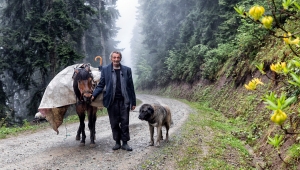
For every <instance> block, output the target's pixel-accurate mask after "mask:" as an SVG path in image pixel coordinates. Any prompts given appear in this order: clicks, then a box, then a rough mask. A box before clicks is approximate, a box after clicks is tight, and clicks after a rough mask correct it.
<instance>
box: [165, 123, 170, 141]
mask: <svg viewBox="0 0 300 170" xmlns="http://www.w3.org/2000/svg"><path fill="white" fill-rule="evenodd" d="M165 127H166V132H167V133H166V142H168V141H169V129H170V124H169V123H166V126H165Z"/></svg>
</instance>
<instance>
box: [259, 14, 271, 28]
mask: <svg viewBox="0 0 300 170" xmlns="http://www.w3.org/2000/svg"><path fill="white" fill-rule="evenodd" d="M261 22H262V23H263V25H264V27H265V28H267V29H270V28H271V27H272V23H273V17H271V16H266V17H263V18H262V19H261Z"/></svg>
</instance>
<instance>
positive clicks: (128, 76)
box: [92, 51, 136, 151]
mask: <svg viewBox="0 0 300 170" xmlns="http://www.w3.org/2000/svg"><path fill="white" fill-rule="evenodd" d="M110 60H111V64H108V65H106V66H104V67H103V68H102V71H101V78H100V82H99V84H98V85H97V87H96V88H95V90H94V92H93V95H92V100H94V99H95V98H96V97H97V96H98V95H99V94H100V93H101V92H102V91H103V89H104V87H106V90H105V93H104V96H103V105H104V107H106V108H107V111H108V116H109V121H110V125H111V129H112V133H113V139H114V140H115V141H116V144H115V146H114V147H113V148H112V149H113V150H118V149H120V148H122V149H124V150H127V151H132V148H131V147H130V146H129V145H128V144H127V141H129V140H130V135H129V110H130V109H131V110H134V109H135V106H136V98H135V92H134V85H133V80H132V73H131V68H129V67H126V66H124V65H121V63H120V62H121V60H122V54H121V53H120V52H118V51H113V52H112V53H111V54H110ZM121 140H122V146H121Z"/></svg>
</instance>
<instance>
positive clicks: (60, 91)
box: [38, 64, 103, 133]
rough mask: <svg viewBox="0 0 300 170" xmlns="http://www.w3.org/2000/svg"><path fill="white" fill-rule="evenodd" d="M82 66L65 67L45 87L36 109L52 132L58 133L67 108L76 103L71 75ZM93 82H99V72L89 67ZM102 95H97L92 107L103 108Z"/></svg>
mask: <svg viewBox="0 0 300 170" xmlns="http://www.w3.org/2000/svg"><path fill="white" fill-rule="evenodd" d="M81 65H82V64H74V65H71V66H68V67H66V68H65V69H63V70H62V71H61V72H59V73H58V74H57V75H56V76H55V77H54V78H53V79H52V80H51V82H50V83H49V85H48V86H47V88H46V90H45V92H44V95H43V98H42V100H41V103H40V106H39V108H38V110H39V112H41V113H42V114H43V115H44V116H46V119H47V120H48V121H49V123H50V124H51V126H52V128H53V130H55V131H56V132H57V133H58V127H59V126H60V125H61V124H62V122H63V118H64V115H65V113H66V111H67V109H68V107H69V106H70V105H72V104H75V103H76V96H75V93H74V91H73V79H72V76H73V73H74V68H77V67H80V66H81ZM90 68H91V71H92V74H93V77H94V81H96V82H97V83H98V82H99V80H100V75H101V72H100V71H99V70H98V68H94V67H90ZM102 99H103V95H102V94H101V95H99V96H98V97H97V98H96V100H95V101H94V102H93V103H92V105H93V106H96V107H103V102H102Z"/></svg>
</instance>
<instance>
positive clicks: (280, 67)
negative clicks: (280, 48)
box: [270, 62, 288, 73]
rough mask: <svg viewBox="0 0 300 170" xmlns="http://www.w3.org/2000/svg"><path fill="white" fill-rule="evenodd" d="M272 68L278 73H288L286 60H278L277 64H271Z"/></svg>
mask: <svg viewBox="0 0 300 170" xmlns="http://www.w3.org/2000/svg"><path fill="white" fill-rule="evenodd" d="M270 68H271V70H272V71H274V72H276V73H287V72H288V69H287V68H286V62H280V63H279V62H278V63H276V64H271V66H270Z"/></svg>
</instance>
